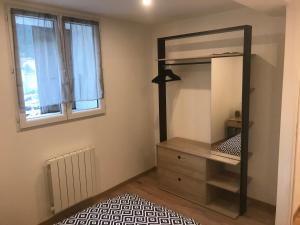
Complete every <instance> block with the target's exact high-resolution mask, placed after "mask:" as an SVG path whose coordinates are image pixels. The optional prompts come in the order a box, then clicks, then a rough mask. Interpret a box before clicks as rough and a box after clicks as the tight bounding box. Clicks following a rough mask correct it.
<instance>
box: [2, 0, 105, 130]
mask: <svg viewBox="0 0 300 225" xmlns="http://www.w3.org/2000/svg"><path fill="white" fill-rule="evenodd" d="M12 9H18V10H25V11H27V12H32V13H37V14H38V13H42V14H50V15H53V16H56V18H57V24H58V32H59V37H60V45H61V48H62V50H61V57H62V61H63V65H64V66H65V65H66V49H65V44H64V30H63V26H64V24H63V21H64V20H63V18H66V17H68V18H73V19H75V20H78V21H83V22H84V21H91V22H95V23H97V24H98V26H99V27H98V29H99V49H98V51H99V56H100V62H99V65H100V68H99V69H100V73H101V76H100V78H101V80H100V81H99V82H100V86H101V88H102V92H103V93H104V84H103V80H104V79H103V67H102V48H101V46H102V45H101V44H102V38H101V36H102V35H101V20H100V18H99V17H98V16H90V15H87V14H85V13H77V12H74V11H70V10H64V9H59V8H56V7H47V8H45V7H44V6H43V5H39V6H36V5H32V4H31V3H7V4H6V19H7V28H8V29H7V30H8V36H9V40H8V42H9V43H8V44H9V47H10V54H11V74H12V75H13V80H14V85H13V87H14V95H15V103H16V104H15V106H16V112H17V115H16V117H17V127H18V129H19V131H22V130H25V129H29V128H34V127H39V126H45V125H51V124H55V123H61V122H71V121H72V120H77V119H85V118H90V117H95V116H102V115H105V113H106V104H105V98H104V94H103V98H102V99H99V100H98V101H100V103H99V106H98V108H94V109H87V110H81V111H74V110H73V109H72V103H65V104H61V113H53V114H52V115H51V113H49V114H48V115H44V116H43V115H42V116H40V117H37V118H32V119H30V118H27V117H26V113H24V112H21V110H20V107H19V97H18V90H17V87H16V85H15V84H16V82H17V77H18V76H19V75H20V74H18V68H17V67H18V65H17V63H18V61H19V60H18V59H17V57H18V56H17V55H16V53H17V51H18V49H17V46H15V40H14V31H13V20H12V14H11V10H12ZM64 73H66V68H64Z"/></svg>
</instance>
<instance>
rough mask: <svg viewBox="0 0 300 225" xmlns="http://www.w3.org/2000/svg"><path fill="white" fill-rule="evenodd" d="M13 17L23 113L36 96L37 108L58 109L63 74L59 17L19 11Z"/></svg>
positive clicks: (60, 99) (15, 11) (20, 100)
mask: <svg viewBox="0 0 300 225" xmlns="http://www.w3.org/2000/svg"><path fill="white" fill-rule="evenodd" d="M12 13H13V21H14V23H13V24H14V38H15V45H17V46H15V48H16V49H17V51H16V53H17V54H18V57H16V60H17V61H18V62H17V65H18V66H17V67H18V71H17V72H18V76H17V79H18V82H17V84H18V90H19V93H18V95H19V102H20V109H21V111H25V108H26V106H27V105H26V102H27V100H28V98H33V95H34V93H36V92H37V95H38V103H35V104H36V107H39V108H40V109H45V108H51V107H53V106H59V105H60V104H61V103H62V91H61V90H62V88H61V78H62V76H63V70H62V59H61V55H60V49H59V48H60V41H59V33H58V29H57V20H56V17H54V16H53V17H51V16H49V15H43V14H34V13H29V12H25V11H20V10H14V11H13V12H12ZM32 102H33V101H31V103H30V104H31V105H32V104H33V103H32ZM27 107H28V106H27Z"/></svg>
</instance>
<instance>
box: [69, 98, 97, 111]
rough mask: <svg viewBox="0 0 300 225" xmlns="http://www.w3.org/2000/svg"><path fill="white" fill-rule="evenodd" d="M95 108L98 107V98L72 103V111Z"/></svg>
mask: <svg viewBox="0 0 300 225" xmlns="http://www.w3.org/2000/svg"><path fill="white" fill-rule="evenodd" d="M97 108H100V104H99V101H98V100H94V101H81V102H75V103H74V105H73V111H84V110H89V109H97Z"/></svg>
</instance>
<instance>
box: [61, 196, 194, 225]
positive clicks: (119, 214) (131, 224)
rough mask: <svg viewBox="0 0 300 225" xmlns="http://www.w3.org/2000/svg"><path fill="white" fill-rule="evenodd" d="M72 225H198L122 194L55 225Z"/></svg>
mask: <svg viewBox="0 0 300 225" xmlns="http://www.w3.org/2000/svg"><path fill="white" fill-rule="evenodd" d="M63 224H72V225H86V224H88V225H152V224H153V225H154V224H162V225H173V224H175V225H182V224H191V225H198V223H196V222H195V221H194V220H193V219H189V218H185V217H183V216H181V215H180V214H178V213H176V212H174V211H172V210H169V209H166V208H164V207H162V206H159V205H157V204H155V203H152V202H149V201H147V200H145V199H143V198H141V197H139V196H137V195H133V194H124V195H120V196H117V197H115V198H112V199H109V200H106V201H103V202H100V203H98V204H96V205H94V206H92V207H89V208H87V209H85V210H83V211H81V212H79V213H77V214H75V215H74V216H71V217H70V218H68V219H65V220H64V221H62V222H60V223H58V224H56V225H63Z"/></svg>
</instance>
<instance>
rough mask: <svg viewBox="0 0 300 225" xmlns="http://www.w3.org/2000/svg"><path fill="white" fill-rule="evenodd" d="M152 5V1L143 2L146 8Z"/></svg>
mask: <svg viewBox="0 0 300 225" xmlns="http://www.w3.org/2000/svg"><path fill="white" fill-rule="evenodd" d="M151 3H152V0H143V5H144V6H149V5H151Z"/></svg>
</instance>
